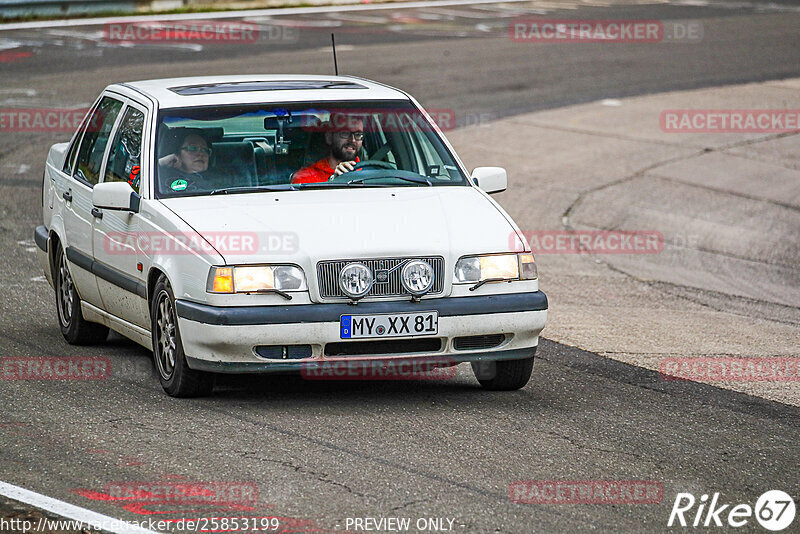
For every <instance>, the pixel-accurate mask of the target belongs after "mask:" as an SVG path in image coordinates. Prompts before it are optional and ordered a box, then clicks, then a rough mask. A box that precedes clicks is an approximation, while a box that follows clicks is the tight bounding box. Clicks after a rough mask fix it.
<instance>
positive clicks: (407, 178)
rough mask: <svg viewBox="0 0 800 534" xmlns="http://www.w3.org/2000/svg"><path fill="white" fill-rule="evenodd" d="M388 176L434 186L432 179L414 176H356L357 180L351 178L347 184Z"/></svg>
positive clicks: (383, 178)
mask: <svg viewBox="0 0 800 534" xmlns="http://www.w3.org/2000/svg"><path fill="white" fill-rule="evenodd" d="M386 178H394V179H396V180H403V181H405V182H411V183H415V184H420V185H429V186H432V185H433V184H432V183H431V181H430V180H428V179H427V178H412V177H411V176H370V177H368V178H356V179H355V180H350V181H349V182H347V185H350V184H363V183H364V182H366V181H367V180H385V179H386Z"/></svg>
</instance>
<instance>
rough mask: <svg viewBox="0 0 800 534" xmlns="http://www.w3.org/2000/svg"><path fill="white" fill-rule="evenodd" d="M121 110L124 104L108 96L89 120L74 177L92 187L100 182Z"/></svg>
mask: <svg viewBox="0 0 800 534" xmlns="http://www.w3.org/2000/svg"><path fill="white" fill-rule="evenodd" d="M120 109H122V102H120V101H119V100H115V99H113V98H111V97H108V96H106V97H103V100H101V101H100V105H99V106H97V108H96V109H95V110H94V112H93V113H92V116H91V117H90V118H89V121H88V123H87V126H86V132H85V133H84V134H83V141H82V142H81V148H80V149H79V151H78V160H77V161H76V162H75V170H74V173H73V176H75V177H76V178H78V179H79V180H81V181H84V182H87V183H89V184H90V185H94V184H96V183H97V182H98V181H99V179H100V167H101V166H102V164H103V154H104V153H105V151H106V145H107V144H108V138H109V136H110V135H111V130H112V128H113V127H114V122H115V121H116V120H117V115H118V114H119V112H120Z"/></svg>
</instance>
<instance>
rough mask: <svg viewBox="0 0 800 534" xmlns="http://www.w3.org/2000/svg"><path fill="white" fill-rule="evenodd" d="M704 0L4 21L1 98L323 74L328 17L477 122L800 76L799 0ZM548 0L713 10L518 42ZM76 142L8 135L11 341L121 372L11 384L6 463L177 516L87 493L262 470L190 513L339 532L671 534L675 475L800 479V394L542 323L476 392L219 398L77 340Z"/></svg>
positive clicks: (376, 387) (355, 57) (126, 512)
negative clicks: (141, 21)
mask: <svg viewBox="0 0 800 534" xmlns="http://www.w3.org/2000/svg"><path fill="white" fill-rule="evenodd" d="M696 4H698V5H689V3H686V5H677V4H675V3H666V4H653V5H647V4H645V5H637V4H634V3H619V5H611V6H607V7H596V6H591V5H583V4H582V3H577V2H576V3H574V4H561V5H560V9H552V8H544V7H542V6H543V4H541V3H536V2H531V3H524V4H509V5H502V6H482V7H481V8H478V7H474V6H473V7H458V8H450V9H438V10H437V9H424V8H423V9H415V10H404V11H391V12H387V11H374V12H360V13H359V16H360V17H362V19H361V20H360V21H353V20H348V18H347V17H346V16H344V15H341V14H337V15H331V16H327V15H325V16H323V15H313V16H291V17H284V18H283V19H280V18H276V19H275V20H273V21H257V22H259V23H263V24H268V25H270V26H274V25H275V24H276V21H278V22H277V23H280V21H281V20H283V21H284V22H283V24H285V25H287V24H288V23H286V20H291V21H292V22H291V26H292V27H295V28H299V37H298V38H297V39H296V41H295V42H285V43H275V42H259V43H256V44H247V45H233V44H210V45H209V44H203V46H202V47H200V48H198V47H186V46H185V45H182V46H180V47H178V46H173V45H167V44H165V45H137V46H133V47H131V48H121V47H117V46H111V45H110V44H109V43H106V42H105V41H104V40H103V38H102V35H101V34H99V33H98V32H100V30H101V28H100V27H98V26H95V27H71V28H66V29H64V28H61V29H55V28H45V29H28V30H14V31H0V46H2V47H3V48H4V49H6V51H15V52H18V53H19V54H15V55H8V54H7V55H6V56H0V58H1V57H5V58H6V59H5V62H4V63H2V64H1V65H0V107H2V108H6V109H7V108H14V107H16V108H22V107H26V108H30V107H70V106H81V105H88V104H89V103H90V102H91V101H92V100H93V99H94V97H95V96H96V94H97V93H98V92H99V91H100V90H101V89H102V88H103V87H104V86H105V85H107V84H108V83H111V82H113V81H121V80H130V79H141V78H154V77H165V76H173V75H195V74H196V75H200V74H222V73H235V72H239V73H252V72H312V73H314V72H319V73H323V72H324V73H328V72H330V67H331V60H330V55H329V52H328V51H327V50H326V49H324V47H325V46H326V45H327V43H328V39H329V35H328V33H329V32H330V30H331V28H334V29H335V31H336V32H337V34H338V35H339V37H338V43H339V45H340V53H339V59H340V70H341V71H342V72H345V73H351V74H358V75H361V76H364V77H367V78H372V79H377V80H380V81H383V82H386V83H389V84H392V85H396V86H400V87H402V88H404V89H407V90H409V91H410V92H411V93H412V94H413V95H415V96H416V97H417V98H418V99H419V100H420V101H421V102H422V103H423V105H425V106H427V107H432V108H441V107H446V108H452V109H454V110H455V111H456V114H457V116H458V117H459V118H460V120H462V121H470V120H475V119H476V118H478V119H479V120H482V119H480V118H481V117H484V118H488V117H499V116H505V115H509V114H514V113H519V112H521V111H529V110H534V109H543V108H551V107H558V106H564V105H569V104H575V103H580V102H586V101H592V100H597V99H601V98H615V97H620V96H626V95H635V94H647V93H651V92H660V91H666V90H673V89H683V88H692V87H702V86H711V85H724V84H730V83H736V82H744V81H757V80H765V79H776V78H783V77H789V76H798V75H800V54H798V51H799V50H800V32H798V30H797V28H798V27H800V24H799V23H800V4H798V3H791V2H736V3H726V2H709V3H707V4H704V5H699V4H701V3H699V2H698V3H696ZM490 8H495V9H497V11H492V10H491V9H490ZM542 9H544V10H545V11H546V13H545V15H546V16H552V17H554V18H555V17H562V18H566V17H569V18H593V17H594V18H603V19H613V18H641V19H659V20H678V19H679V20H695V21H700V22H701V23H702V27H703V39H702V40H701V41H700V42H695V43H653V44H611V43H609V44H571V45H564V44H561V45H550V44H545V45H533V44H529V43H513V42H511V41H510V40H509V39H508V37H507V33H506V31H505V29H504V28H505V27H507V24H508V21H509V20H510V19H513V16H525V15H531V14H538V13H539V12H540V11H541V10H542ZM526 10H527V11H526ZM512 14H513V16H512ZM368 17H373V19H372V20H371V22H364V21H365V20H367V18H368ZM437 17H438V18H437ZM351 19H352V17H351ZM478 24H483V25H484V26H481V27H478V26H477V25H478ZM351 47H352V48H351ZM28 53H30V55H26V54H28ZM9 58H10V59H9ZM65 137H67V135H66V134H63V133H39V134H19V133H13V134H11V133H9V132H0V246H1V247H2V250H4V251H5V252H4V254H2V255H1V256H0V283H2V285H3V287H4V289H5V291H4V299H3V304H2V308H1V309H0V310H1V311H0V325H2V328H0V355H2V356H56V355H79V356H106V357H109V358H110V359H111V363H112V374H111V376H110V378H109V379H107V380H99V381H92V382H72V381H67V382H45V381H41V382H19V381H2V382H0V480H2V481H5V482H10V483H13V484H17V485H20V486H23V487H26V488H28V489H31V490H34V491H38V492H41V493H45V494H47V495H49V496H52V497H56V498H59V499H63V500H65V501H68V502H71V503H74V504H77V505H80V506H84V507H88V508H91V509H93V510H97V511H99V512H102V513H106V514H108V515H111V516H114V517H123V518H126V519H142V518H145V519H146V518H147V517H148V516H143V515H141V514H140V513H136V512H137V511H138V512H142V510H143V509H145V508H148V507H149V509H157V510H159V511H161V512H165V513H163V514H158V515H157V517H159V518H177V517H186V515H187V514H188V513H189V512H188V511H187V507H186V506H183V507H180V508H181V509H180V510H178V509H177V508H176V506H175V505H174V503H171V504H170V505H164V504H163V503H162V504H160V505H157V504H154V503H152V502H151V503H145V506H144V507H138V508H137V507H136V506H130V504H131V503H129V502H127V503H124V502H119V501H114V500H98V499H100V497H98V496H97V495H96V494H93V493H91V492H92V491H94V492H104V491H106V492H107V491H108V488H109V485H112V486H113V485H114V484H117V485H124V484H134V483H148V484H154V483H163V482H173V483H174V482H176V481H178V482H179V481H184V482H193V483H199V484H203V483H205V484H209V483H215V482H220V483H239V484H245V485H254V486H256V487H257V493H258V499H257V502H250V503H248V504H249V505H252V506H251V507H252V508H253V510H244V511H242V510H239V511H236V510H231V509H230V508H229V507H228V508H227V509H225V508H224V507H223V508H222V509H219V508H217V509H215V508H213V507H201V508H198V507H196V506H189V507H188V508H189V509H193V510H194V512H192V513H195V515H196V516H201V515H205V516H207V515H209V514H217V515H222V514H224V515H227V516H231V515H235V514H237V513H242V514H245V513H246V514H248V515H250V514H254V513H257V514H262V515H264V514H267V515H279V516H281V517H290V518H297V519H298V520H300V521H301V523H297V524H300V525H304V526H303V527H302V528H305V529H306V530H308V529H309V528H310V527H309V525H311V523H302V521H303V520H307V521H309V522H313V525H314V526H316V527H318V528H320V529H322V530H326V529H343V528H344V527H345V526H346V518H348V517H350V518H354V517H358V518H364V517H409V518H412V520H413V521H416V520H417V519H419V518H448V519H452V520H454V523H453V525H454V526H453V528H454V530H456V531H460V532H508V533H524V532H562V531H581V532H583V531H587V532H588V531H612V532H644V531H647V532H653V531H664V530H667V528H666V524H667V519H668V517H669V511H670V508H671V506H672V502H673V501H674V499H675V496H676V495H677V493H679V492H691V493H693V494H695V495H696V496H698V497H699V495H700V494H702V493H709V494H710V493H714V492H721V493H722V499H723V500H724V502H727V503H739V502H743V503H750V504H751V505H752V504H754V503H755V500H756V499H757V497H758V496H759V495H761V494H762V493H763V492H764V491H766V490H769V489H782V490H783V491H787V492H789V493H790V494H792V495H794V496H797V495H799V494H800V491H799V490H800V480H798V477H797V467H798V464H797V451H798V447H797V443H798V438H800V418H798V410H797V408H794V407H789V406H786V405H782V404H778V403H774V402H768V401H764V400H761V399H757V398H754V397H749V396H746V395H742V394H738V393H733V392H729V391H725V390H721V389H717V388H713V387H710V386H705V385H699V384H694V383H688V382H670V381H664V380H662V379H661V378H660V377H659V376H658V375H657V374H656V373H653V372H651V371H646V370H643V369H640V368H637V367H633V366H629V365H625V364H622V363H619V362H614V361H610V360H607V359H605V358H602V357H600V356H597V355H593V354H591V353H587V352H583V351H580V350H577V349H573V348H569V347H565V346H561V345H557V344H554V343H550V342H547V341H543V342H542V344H541V347H540V351H539V354H538V361H537V364H536V368H535V370H534V378H533V379H532V381H531V383H530V384H529V385H528V386H527V387H526V388H525V389H523V390H521V391H519V392H514V393H488V392H484V391H482V390H480V389H479V388H478V385H477V382H475V381H474V379H473V378H472V377H471V373H470V372H469V368H468V367H464V366H461V367H460V368H459V373H458V375H457V376H456V377H455V378H453V379H451V380H447V381H441V382H438V381H437V382H402V383H399V382H398V383H370V382H365V383H315V382H314V383H312V382H305V381H302V380H300V379H298V380H287V379H285V378H252V377H251V378H247V379H245V380H234V379H230V378H228V379H226V380H224V381H223V384H222V386H221V387H219V388H218V390H217V392H216V394H215V396H214V397H212V398H207V399H197V400H176V399H171V398H169V397H167V396H165V395H164V394H163V393H162V391H161V389H160V386H159V385H158V382H157V380H156V377H155V375H154V371H153V369H152V365H151V363H150V354H149V353H148V352H147V351H145V350H143V349H141V348H139V347H138V346H136V345H134V344H132V343H129V342H127V341H125V340H123V339H121V338H119V337H113V338H112V339H111V340H110V341H109V343H108V344H107V345H104V346H99V347H83V348H81V347H71V346H68V345H67V344H66V343H65V342H64V341H63V339H62V338H61V336H60V333H59V331H58V325H57V322H56V321H57V320H56V317H55V306H54V297H53V293H52V290H51V289H50V288H49V287H48V286H47V284H46V282H44V281H43V278H42V277H41V273H40V272H39V270H38V267H37V265H36V263H35V261H34V254H33V250H32V247H33V246H34V245H33V243H32V240H31V232H32V229H33V227H34V226H35V225H36V224H39V201H40V199H39V183H40V180H41V173H42V168H43V160H44V155H45V153H46V148H47V146H49V144H51V143H53V142H56V141H58V140H61V139H63V138H65ZM520 157H521V158H522V157H530V155H529V154H521V155H520ZM543 289H544V290H545V291H547V290H548V288H547V287H543ZM550 297H551V298H557V295H552V294H550ZM545 336H546V331H545ZM517 480H647V481H653V482H656V483H658V484H660V485H661V486H660V487H662V488H663V498H662V500H661V503H660V504H628V505H622V504H615V505H609V504H571V505H564V504H560V505H554V504H538V505H530V504H515V503H512V502H511V501H510V499H509V493H508V490H509V484H511V483H512V482H514V481H517ZM92 496H93V497H94V498H90V497H92ZM139 504H142V503H139ZM126 505H127V508H126ZM151 517H152V516H151ZM751 523H752V522H751ZM286 524H287V525H288V524H291V523H289V522H287V523H286ZM746 528H753V527H752V524H751V526H750V527H746ZM753 529H754V528H753ZM359 530H360V529H359Z"/></svg>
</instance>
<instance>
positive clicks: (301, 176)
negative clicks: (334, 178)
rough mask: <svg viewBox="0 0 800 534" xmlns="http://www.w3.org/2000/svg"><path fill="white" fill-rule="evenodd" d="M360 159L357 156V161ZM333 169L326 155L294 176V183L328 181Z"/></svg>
mask: <svg viewBox="0 0 800 534" xmlns="http://www.w3.org/2000/svg"><path fill="white" fill-rule="evenodd" d="M358 161H359V159H358V158H356V162H358ZM333 172H334V171H333V169H331V166H330V165H329V164H328V156H325V157H324V158H322V159H321V160H319V161H318V162H316V163H315V164H313V165H309V166H308V167H303V168H302V169H300V170H299V171H297V172H296V173H294V176H293V177H292V183H293V184H313V183H317V182H327V181H328V178H330V177H331V175H332V174H333Z"/></svg>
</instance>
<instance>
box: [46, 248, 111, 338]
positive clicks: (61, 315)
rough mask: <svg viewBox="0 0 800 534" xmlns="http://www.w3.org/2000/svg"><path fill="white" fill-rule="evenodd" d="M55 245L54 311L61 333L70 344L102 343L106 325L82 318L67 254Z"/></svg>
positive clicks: (105, 334)
mask: <svg viewBox="0 0 800 534" xmlns="http://www.w3.org/2000/svg"><path fill="white" fill-rule="evenodd" d="M57 247H58V248H56V253H55V261H54V265H53V282H54V283H53V285H54V287H55V290H56V313H57V315H58V325H59V326H60V327H61V335H62V336H64V339H66V340H67V343H69V344H70V345H94V344H97V343H103V342H104V341H105V340H106V338H107V337H108V327H107V326H105V325H102V324H99V323H91V322H89V321H87V320H86V319H84V318H83V313H82V312H81V299H80V297H79V296H78V291H77V290H76V289H75V284H74V282H73V281H72V274H71V273H70V272H69V264H68V262H67V255H66V254H65V253H64V249H63V248H62V247H61V245H60V244H59V245H57Z"/></svg>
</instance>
